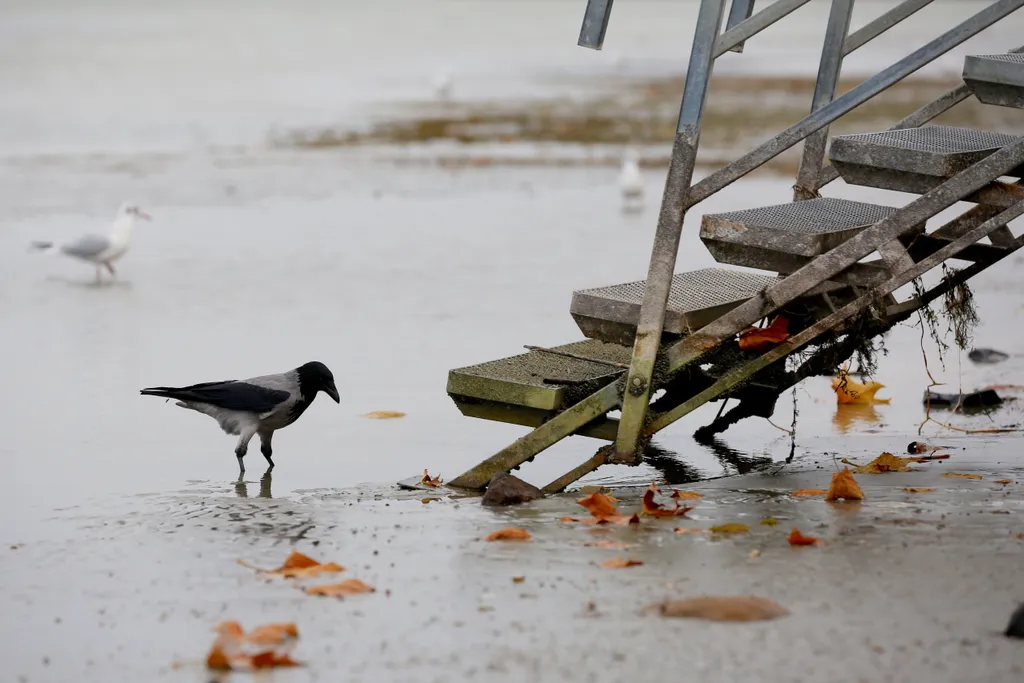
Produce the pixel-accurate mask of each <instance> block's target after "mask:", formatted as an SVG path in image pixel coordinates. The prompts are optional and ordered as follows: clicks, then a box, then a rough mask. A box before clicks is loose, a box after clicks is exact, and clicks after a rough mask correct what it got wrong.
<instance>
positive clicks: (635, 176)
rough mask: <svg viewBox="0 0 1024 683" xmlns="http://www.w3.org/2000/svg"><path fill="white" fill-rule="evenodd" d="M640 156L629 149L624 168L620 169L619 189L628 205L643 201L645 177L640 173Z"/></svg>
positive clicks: (624, 159)
mask: <svg viewBox="0 0 1024 683" xmlns="http://www.w3.org/2000/svg"><path fill="white" fill-rule="evenodd" d="M638 162H639V158H638V156H637V153H636V152H635V151H633V150H628V151H627V152H626V154H625V156H624V157H623V159H622V169H621V170H620V171H619V189H620V190H621V191H622V201H623V203H624V204H626V205H627V206H628V205H630V204H634V203H641V204H642V203H643V198H644V178H643V176H642V175H640V166H639V163H638Z"/></svg>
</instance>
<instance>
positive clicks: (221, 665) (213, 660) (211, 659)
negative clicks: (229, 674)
mask: <svg viewBox="0 0 1024 683" xmlns="http://www.w3.org/2000/svg"><path fill="white" fill-rule="evenodd" d="M206 668H207V669H214V670H217V671H230V670H231V662H230V661H229V660H228V657H227V655H226V654H224V648H223V647H221V645H220V643H214V645H213V647H212V648H210V654H208V655H206Z"/></svg>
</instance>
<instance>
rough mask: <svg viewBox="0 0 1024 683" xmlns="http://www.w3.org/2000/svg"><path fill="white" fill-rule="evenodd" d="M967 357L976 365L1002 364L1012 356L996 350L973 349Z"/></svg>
mask: <svg viewBox="0 0 1024 683" xmlns="http://www.w3.org/2000/svg"><path fill="white" fill-rule="evenodd" d="M967 357H968V358H970V359H971V361H972V362H974V363H1002V362H1003V361H1004V360H1006V359H1008V358H1009V357H1010V354H1008V353H1003V352H1002V351H996V350H995V349H971V351H970V353H968V354H967Z"/></svg>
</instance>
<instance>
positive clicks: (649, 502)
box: [641, 483, 693, 517]
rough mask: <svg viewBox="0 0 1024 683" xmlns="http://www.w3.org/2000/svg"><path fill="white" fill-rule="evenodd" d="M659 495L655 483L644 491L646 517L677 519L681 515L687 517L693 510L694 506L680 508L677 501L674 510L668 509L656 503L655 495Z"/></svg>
mask: <svg viewBox="0 0 1024 683" xmlns="http://www.w3.org/2000/svg"><path fill="white" fill-rule="evenodd" d="M656 493H658V487H656V486H655V485H654V484H653V483H652V484H651V485H650V487H648V489H647V490H646V491H644V497H643V500H642V501H641V510H642V511H643V513H644V514H645V515H650V516H652V517H676V516H679V515H685V514H686V513H687V512H689V511H690V510H692V509H693V506H692V505H691V506H689V507H679V501H676V506H675V507H674V508H666V507H665V506H664V505H662V504H661V503H655V502H654V494H656Z"/></svg>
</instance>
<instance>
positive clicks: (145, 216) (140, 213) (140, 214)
mask: <svg viewBox="0 0 1024 683" xmlns="http://www.w3.org/2000/svg"><path fill="white" fill-rule="evenodd" d="M137 215H138V217H139V218H142V219H145V220H147V221H151V220H153V217H152V216H150V215H149V214H148V213H146V212H145V211H143V210H142V209H139V210H138V212H137Z"/></svg>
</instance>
